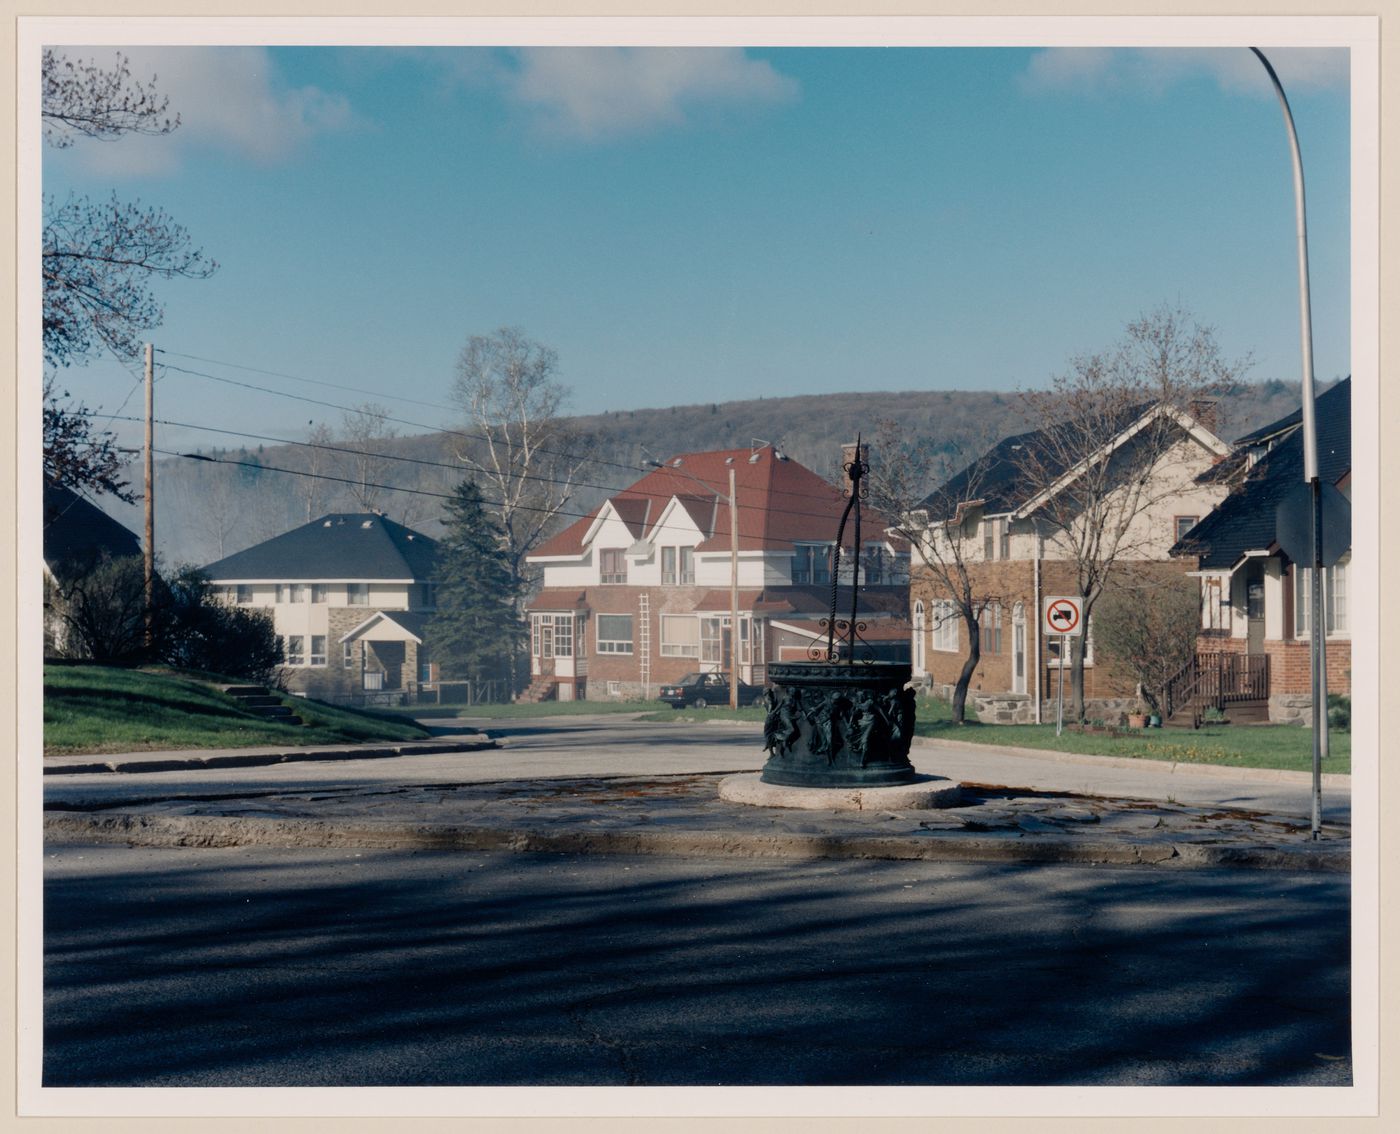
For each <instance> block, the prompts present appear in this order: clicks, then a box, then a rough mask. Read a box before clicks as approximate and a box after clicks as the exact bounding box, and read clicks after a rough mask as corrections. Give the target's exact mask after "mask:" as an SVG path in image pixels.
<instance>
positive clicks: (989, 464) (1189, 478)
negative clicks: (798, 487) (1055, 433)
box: [910, 405, 1230, 723]
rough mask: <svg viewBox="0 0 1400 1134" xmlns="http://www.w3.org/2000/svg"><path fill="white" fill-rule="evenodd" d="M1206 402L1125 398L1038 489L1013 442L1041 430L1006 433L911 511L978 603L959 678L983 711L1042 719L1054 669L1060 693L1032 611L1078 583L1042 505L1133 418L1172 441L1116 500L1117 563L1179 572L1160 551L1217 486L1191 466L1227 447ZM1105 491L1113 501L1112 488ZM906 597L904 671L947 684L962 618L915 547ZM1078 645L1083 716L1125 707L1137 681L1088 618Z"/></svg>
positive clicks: (1127, 437) (1216, 495)
mask: <svg viewBox="0 0 1400 1134" xmlns="http://www.w3.org/2000/svg"><path fill="white" fill-rule="evenodd" d="M1212 408H1213V407H1210V406H1208V405H1198V406H1197V407H1195V409H1196V412H1195V413H1194V414H1188V413H1185V412H1183V411H1180V410H1170V409H1166V408H1164V407H1160V406H1139V407H1136V408H1135V409H1132V410H1131V411H1129V412H1127V413H1125V414H1123V415H1122V416H1121V420H1120V421H1119V422H1118V423H1116V425H1115V429H1114V430H1113V431H1108V432H1110V433H1111V435H1109V436H1106V437H1105V439H1104V442H1103V445H1102V446H1101V448H1100V449H1099V450H1098V451H1096V452H1095V453H1093V454H1091V455H1090V456H1089V457H1088V458H1087V459H1086V460H1085V461H1084V462H1083V463H1082V464H1081V465H1079V466H1075V467H1066V468H1064V469H1062V470H1058V472H1059V475H1057V476H1056V477H1055V478H1054V479H1053V482H1052V483H1051V486H1050V487H1049V488H1048V489H1044V488H1042V489H1039V490H1038V489H1037V487H1036V486H1033V485H1032V484H1030V483H1029V482H1028V481H1027V478H1026V476H1025V474H1024V472H1023V469H1024V467H1025V465H1024V458H1023V456H1022V451H1023V450H1025V449H1037V448H1041V449H1046V450H1048V449H1049V448H1050V446H1049V442H1047V441H1046V438H1045V434H1044V433H1043V431H1031V432H1028V433H1022V434H1018V435H1015V436H1012V437H1007V438H1005V439H1004V440H1002V441H1001V442H1000V443H998V444H997V445H995V446H993V447H992V448H991V449H990V450H988V451H987V452H986V453H985V454H983V455H982V456H981V457H979V458H978V459H977V460H976V461H974V462H973V463H972V464H971V465H969V466H968V468H967V469H964V470H963V471H961V472H959V473H958V474H957V475H956V476H954V477H952V478H951V479H950V480H949V481H948V482H947V483H946V484H944V485H943V486H941V487H940V488H938V489H937V490H936V491H934V492H933V493H931V494H930V495H929V497H928V498H927V499H926V500H925V501H923V502H922V504H921V506H920V508H919V509H917V510H916V511H915V512H914V514H913V517H912V518H913V520H914V523H915V532H916V535H917V536H918V538H919V539H920V540H921V541H925V542H924V547H925V549H926V554H928V555H930V556H933V555H934V554H935V553H937V554H941V555H942V556H943V558H944V560H945V561H947V560H948V559H949V557H950V556H951V555H952V554H953V553H954V552H956V554H957V555H958V556H960V558H961V560H962V562H964V563H965V564H966V565H967V570H968V574H969V577H970V579H971V581H972V587H973V593H974V595H975V596H980V597H981V598H982V601H983V603H984V605H983V608H982V612H981V616H980V618H979V628H980V635H981V658H980V660H979V663H978V666H977V668H976V670H974V672H973V676H972V681H971V684H970V685H969V688H968V704H969V708H972V707H974V706H979V705H980V706H981V709H980V710H979V711H981V712H983V714H984V715H983V719H992V718H995V719H999V720H1005V721H1015V722H1018V723H1019V722H1028V721H1034V720H1037V719H1043V713H1044V712H1045V708H1046V705H1047V704H1048V703H1049V700H1050V699H1051V698H1053V697H1055V696H1056V693H1057V690H1058V682H1059V680H1060V678H1061V677H1062V676H1063V678H1064V682H1065V687H1066V698H1068V695H1069V694H1068V684H1069V674H1068V660H1067V659H1066V661H1065V663H1064V666H1065V669H1064V672H1063V673H1062V671H1061V660H1060V658H1059V644H1060V643H1059V639H1058V637H1057V636H1048V635H1045V634H1043V633H1042V632H1041V617H1040V611H1041V610H1042V607H1043V603H1044V600H1045V598H1046V597H1047V596H1053V595H1074V594H1076V593H1077V591H1078V585H1077V582H1076V572H1075V563H1074V560H1073V558H1072V557H1071V553H1070V551H1069V548H1068V546H1067V543H1066V538H1065V535H1064V533H1063V531H1062V530H1060V529H1058V528H1057V527H1056V525H1055V524H1054V523H1052V522H1050V521H1049V520H1048V519H1047V516H1046V514H1045V511H1046V507H1047V503H1048V501H1049V499H1050V497H1051V496H1052V495H1053V494H1054V493H1058V492H1072V491H1073V486H1074V484H1075V480H1076V477H1077V476H1078V475H1080V472H1079V470H1080V469H1082V468H1083V467H1085V466H1087V465H1092V464H1094V463H1095V462H1100V461H1105V460H1108V459H1109V458H1110V457H1111V456H1112V455H1113V454H1114V453H1116V452H1117V451H1119V450H1120V449H1122V448H1123V447H1124V446H1126V445H1130V444H1132V439H1133V437H1134V436H1135V435H1136V434H1137V433H1138V432H1139V431H1141V430H1143V429H1144V428H1148V427H1154V428H1155V427H1157V426H1161V425H1165V427H1166V428H1168V429H1169V430H1170V431H1171V434H1170V435H1171V438H1172V443H1171V447H1170V449H1169V450H1168V451H1167V452H1166V454H1165V455H1164V456H1162V457H1161V458H1159V459H1158V460H1156V461H1155V462H1154V463H1152V465H1151V467H1150V469H1149V471H1148V474H1147V477H1146V480H1145V482H1144V483H1145V485H1146V489H1145V490H1139V492H1140V495H1139V496H1138V504H1136V505H1133V506H1131V507H1129V506H1127V505H1126V504H1125V505H1124V508H1125V510H1124V512H1123V513H1122V514H1123V515H1125V516H1127V515H1131V517H1132V518H1131V521H1130V522H1129V524H1128V525H1127V531H1126V534H1125V536H1124V537H1123V542H1122V544H1121V546H1122V547H1123V548H1125V549H1129V550H1128V551H1127V553H1126V554H1123V555H1121V556H1120V557H1119V558H1118V560H1117V564H1118V565H1121V566H1122V568H1123V569H1124V570H1129V569H1131V570H1132V571H1133V572H1134V573H1135V574H1136V575H1139V576H1142V575H1160V576H1173V575H1175V576H1179V575H1182V574H1184V573H1186V572H1188V571H1190V570H1191V568H1192V567H1194V563H1191V562H1186V561H1182V560H1173V559H1172V558H1171V557H1170V556H1169V554H1168V552H1169V551H1170V550H1171V548H1172V547H1173V545H1174V544H1175V543H1176V542H1177V541H1178V540H1179V539H1180V538H1181V536H1182V535H1184V534H1185V533H1186V531H1188V530H1189V529H1190V528H1192V527H1194V526H1195V525H1196V523H1197V522H1198V521H1199V520H1200V519H1201V517H1203V516H1205V515H1206V514H1207V513H1209V512H1210V511H1211V509H1212V508H1213V507H1214V506H1215V505H1216V504H1217V503H1219V501H1220V500H1221V499H1222V498H1223V497H1224V495H1225V491H1226V490H1225V487H1224V486H1223V485H1221V484H1218V483H1214V482H1212V481H1210V480H1209V479H1208V478H1204V479H1203V478H1202V477H1201V474H1203V473H1206V472H1207V471H1208V470H1210V469H1212V468H1214V467H1215V466H1216V465H1217V464H1218V463H1219V462H1220V461H1222V460H1223V459H1224V458H1225V457H1226V456H1227V455H1228V453H1229V451H1230V450H1229V446H1228V445H1227V444H1226V443H1225V442H1224V441H1222V440H1221V439H1220V438H1219V437H1217V436H1216V434H1215V433H1214V432H1213V431H1212V429H1211V428H1210V427H1209V425H1208V422H1209V421H1210V411H1211V409H1212ZM1162 415H1169V416H1168V418H1166V419H1162ZM1159 419H1161V420H1159ZM1047 460H1048V458H1047ZM1045 463H1046V462H1045V461H1042V465H1044V464H1045ZM1041 483H1042V484H1043V483H1044V482H1043V481H1042V482H1041ZM1111 491H1112V490H1111ZM1122 491H1124V492H1126V491H1129V490H1128V489H1127V488H1124V489H1123V490H1122ZM1108 499H1109V500H1110V501H1111V502H1112V495H1111V492H1110V495H1109V497H1108ZM955 545H956V546H955ZM910 603H911V617H910V622H911V627H912V631H911V632H912V636H913V658H912V660H913V666H914V675H915V680H916V681H920V680H921V681H923V682H924V683H925V684H927V685H930V686H933V687H936V688H943V689H944V690H948V689H951V687H952V686H953V685H954V684H956V682H957V680H958V676H959V674H960V673H961V671H962V668H963V665H964V664H965V663H966V661H967V658H968V657H969V655H970V649H969V645H968V643H967V642H966V641H964V640H963V639H964V637H965V632H966V627H965V624H964V623H963V621H962V619H961V614H960V611H959V607H958V605H957V604H956V603H955V602H954V601H953V597H952V594H951V593H950V592H949V591H948V590H947V589H946V588H945V587H944V585H943V583H942V581H941V580H940V579H938V578H937V576H936V574H935V572H934V571H933V570H932V569H931V568H930V567H929V566H928V563H927V562H925V560H924V557H923V555H915V556H914V559H913V566H912V569H911V577H910ZM1085 646H1086V656H1085V665H1084V696H1085V700H1086V703H1089V702H1093V704H1092V705H1091V706H1090V708H1091V710H1092V711H1091V713H1090V715H1091V716H1092V715H1095V714H1100V715H1111V714H1114V713H1117V712H1121V711H1123V710H1124V709H1126V708H1128V707H1129V706H1130V705H1131V703H1132V701H1133V700H1135V699H1136V697H1135V694H1136V682H1135V680H1134V679H1132V678H1130V677H1128V676H1127V675H1125V674H1123V673H1121V672H1117V671H1115V668H1114V667H1113V666H1112V665H1111V664H1108V663H1107V662H1105V660H1104V659H1102V658H1099V657H1096V656H1095V653H1094V642H1093V626H1092V623H1091V624H1090V625H1089V627H1088V628H1087V635H1086V643H1085Z"/></svg>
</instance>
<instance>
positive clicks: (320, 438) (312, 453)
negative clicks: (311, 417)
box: [297, 421, 335, 524]
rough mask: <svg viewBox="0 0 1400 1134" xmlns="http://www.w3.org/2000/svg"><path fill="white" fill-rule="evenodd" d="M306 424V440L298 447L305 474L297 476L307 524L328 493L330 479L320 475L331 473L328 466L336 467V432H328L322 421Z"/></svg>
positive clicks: (329, 429) (328, 429)
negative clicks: (334, 451)
mask: <svg viewBox="0 0 1400 1134" xmlns="http://www.w3.org/2000/svg"><path fill="white" fill-rule="evenodd" d="M309 424H310V425H311V428H310V429H309V430H307V433H306V444H305V445H304V446H302V447H301V448H300V449H299V450H298V451H299V452H300V453H301V455H302V463H303V464H304V465H305V466H306V472H307V474H308V475H306V476H301V477H297V492H298V493H300V495H301V499H302V503H303V504H304V505H305V506H306V522H307V523H308V524H309V523H310V522H311V521H312V520H314V519H315V518H316V517H317V516H318V515H320V513H321V509H322V508H323V507H324V506H325V502H326V498H327V496H328V495H329V493H328V492H327V491H326V489H327V486H328V485H329V484H330V483H331V482H330V481H327V480H323V479H321V478H322V477H326V476H331V475H333V474H332V472H331V470H332V469H333V468H334V467H335V462H334V460H333V459H332V458H333V456H334V454H333V453H332V449H333V447H334V445H335V434H333V433H332V432H331V427H330V426H329V425H327V424H326V423H325V422H324V421H318V422H311V423H309Z"/></svg>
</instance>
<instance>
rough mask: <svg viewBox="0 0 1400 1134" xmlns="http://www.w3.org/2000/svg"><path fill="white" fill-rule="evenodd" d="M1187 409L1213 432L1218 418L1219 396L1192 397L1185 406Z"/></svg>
mask: <svg viewBox="0 0 1400 1134" xmlns="http://www.w3.org/2000/svg"><path fill="white" fill-rule="evenodd" d="M1186 409H1187V411H1188V412H1189V413H1190V414H1191V416H1192V417H1194V418H1195V419H1196V420H1197V421H1199V422H1200V423H1201V424H1202V425H1204V426H1205V427H1206V428H1207V429H1209V430H1210V431H1211V432H1212V433H1214V432H1215V428H1216V424H1217V422H1218V420H1219V411H1220V399H1219V398H1192V399H1191V401H1190V402H1189V403H1187V406H1186Z"/></svg>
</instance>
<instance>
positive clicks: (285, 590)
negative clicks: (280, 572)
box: [277, 583, 292, 602]
mask: <svg viewBox="0 0 1400 1134" xmlns="http://www.w3.org/2000/svg"><path fill="white" fill-rule="evenodd" d="M277 601H278V602H291V601H292V584H291V583H278V584H277Z"/></svg>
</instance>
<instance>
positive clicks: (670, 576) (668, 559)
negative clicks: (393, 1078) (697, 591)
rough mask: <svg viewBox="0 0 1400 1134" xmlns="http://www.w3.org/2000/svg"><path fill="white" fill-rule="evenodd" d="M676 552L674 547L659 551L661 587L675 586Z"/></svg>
mask: <svg viewBox="0 0 1400 1134" xmlns="http://www.w3.org/2000/svg"><path fill="white" fill-rule="evenodd" d="M676 551H677V549H676V548H674V547H663V548H662V549H661V585H662V586H663V587H671V586H675V583H676Z"/></svg>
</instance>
